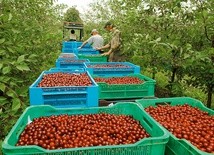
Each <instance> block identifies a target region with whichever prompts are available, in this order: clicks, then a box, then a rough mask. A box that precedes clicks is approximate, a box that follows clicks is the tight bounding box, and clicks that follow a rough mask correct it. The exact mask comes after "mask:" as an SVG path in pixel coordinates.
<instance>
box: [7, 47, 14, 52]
mask: <svg viewBox="0 0 214 155" xmlns="http://www.w3.org/2000/svg"><path fill="white" fill-rule="evenodd" d="M7 49H8V51H10V52H11V53H15V51H14V50H13V49H12V48H10V47H7Z"/></svg>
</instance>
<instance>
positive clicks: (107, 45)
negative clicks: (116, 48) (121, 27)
mask: <svg viewBox="0 0 214 155" xmlns="http://www.w3.org/2000/svg"><path fill="white" fill-rule="evenodd" d="M109 47H110V43H108V44H106V45H105V46H102V47H100V48H96V49H97V50H99V51H100V50H103V49H106V48H109Z"/></svg>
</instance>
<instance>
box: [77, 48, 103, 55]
mask: <svg viewBox="0 0 214 155" xmlns="http://www.w3.org/2000/svg"><path fill="white" fill-rule="evenodd" d="M74 53H76V54H100V52H99V51H97V50H95V49H93V48H81V49H78V48H74Z"/></svg>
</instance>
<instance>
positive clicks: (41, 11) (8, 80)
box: [0, 0, 62, 140]
mask: <svg viewBox="0 0 214 155" xmlns="http://www.w3.org/2000/svg"><path fill="white" fill-rule="evenodd" d="M56 7H57V6H56ZM56 10H59V9H55V8H54V7H53V1H52V0H48V1H43V0H31V1H6V0H3V1H0V47H1V48H0V94H1V96H0V120H1V123H0V124H1V126H0V131H1V132H0V140H3V139H4V137H5V135H6V134H7V133H8V132H9V131H10V129H11V127H12V125H13V124H14V123H15V122H16V121H17V119H18V117H19V116H20V114H21V113H22V112H23V110H24V109H25V108H26V107H27V106H29V101H28V88H29V86H30V85H31V84H32V83H33V82H34V81H35V80H36V78H37V77H38V75H39V74H40V73H41V72H42V71H43V70H45V69H49V68H50V67H51V65H54V63H55V62H54V61H55V60H56V58H57V55H58V54H59V47H60V42H61V33H62V32H61V29H60V27H61V25H60V17H59V15H58V12H56ZM57 20H58V21H57ZM3 124H5V125H3Z"/></svg>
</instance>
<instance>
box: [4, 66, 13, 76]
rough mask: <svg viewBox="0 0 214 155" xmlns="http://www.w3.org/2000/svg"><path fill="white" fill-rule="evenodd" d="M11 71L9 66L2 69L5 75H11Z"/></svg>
mask: <svg viewBox="0 0 214 155" xmlns="http://www.w3.org/2000/svg"><path fill="white" fill-rule="evenodd" d="M10 71H11V68H10V67H9V66H7V67H4V68H3V69H2V73H3V74H7V73H9V72H10Z"/></svg>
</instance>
